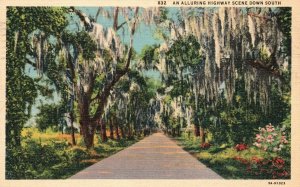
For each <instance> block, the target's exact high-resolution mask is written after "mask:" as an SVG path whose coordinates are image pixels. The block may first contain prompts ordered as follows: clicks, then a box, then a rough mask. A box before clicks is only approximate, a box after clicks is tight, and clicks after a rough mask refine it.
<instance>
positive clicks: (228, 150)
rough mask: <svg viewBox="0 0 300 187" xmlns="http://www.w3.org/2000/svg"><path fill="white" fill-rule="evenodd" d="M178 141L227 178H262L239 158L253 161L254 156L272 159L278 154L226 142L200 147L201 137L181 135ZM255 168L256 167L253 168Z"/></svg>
mask: <svg viewBox="0 0 300 187" xmlns="http://www.w3.org/2000/svg"><path fill="white" fill-rule="evenodd" d="M175 140H177V142H178V143H179V144H180V145H181V146H182V147H183V148H184V149H185V150H186V151H188V152H189V153H190V154H192V155H193V156H194V157H195V158H197V159H198V160H199V161H200V162H202V163H203V164H205V165H206V166H207V167H209V168H211V169H212V170H213V171H215V172H216V173H218V174H219V175H220V176H222V177H223V178H225V179H262V178H264V176H259V175H254V174H253V173H255V172H253V173H250V172H249V170H247V169H248V168H247V167H246V165H245V164H244V163H242V162H241V161H239V160H237V158H242V159H244V160H246V161H248V162H251V159H252V158H253V157H256V158H258V159H270V158H271V157H275V156H276V155H272V154H270V153H267V152H265V151H263V150H259V149H256V148H255V147H253V146H252V147H249V148H248V149H246V150H243V151H237V150H235V149H234V148H233V147H231V146H228V145H226V144H224V145H221V146H213V145H212V146H211V147H210V148H208V149H201V148H200V143H199V142H200V140H199V138H191V139H188V138H187V137H179V138H175ZM251 169H252V170H255V168H254V169H253V168H251Z"/></svg>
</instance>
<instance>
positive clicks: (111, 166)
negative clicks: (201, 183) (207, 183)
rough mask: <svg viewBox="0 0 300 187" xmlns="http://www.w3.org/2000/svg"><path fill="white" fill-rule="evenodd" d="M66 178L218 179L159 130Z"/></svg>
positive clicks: (218, 177)
mask: <svg viewBox="0 0 300 187" xmlns="http://www.w3.org/2000/svg"><path fill="white" fill-rule="evenodd" d="M70 179H222V177H220V176H219V175H218V174H216V173H215V172H214V171H212V170H211V169H209V168H207V167H206V166H205V165H204V164H202V163H201V162H199V161H198V160H197V159H196V158H194V157H193V156H192V155H190V154H189V153H188V152H186V151H184V150H183V149H182V148H181V147H180V146H178V145H177V144H176V142H174V141H173V140H171V139H170V138H168V137H167V136H165V135H164V134H162V133H155V134H152V135H150V136H148V137H146V138H144V139H143V140H141V141H139V142H137V143H136V144H134V145H132V146H130V147H128V148H126V149H124V150H122V151H120V152H118V153H116V154H114V155H112V156H110V157H108V158H106V159H103V160H101V161H100V162H98V163H96V164H94V165H92V166H90V167H88V168H86V169H84V170H82V171H80V172H79V173H77V174H75V175H74V176H72V177H71V178H70Z"/></svg>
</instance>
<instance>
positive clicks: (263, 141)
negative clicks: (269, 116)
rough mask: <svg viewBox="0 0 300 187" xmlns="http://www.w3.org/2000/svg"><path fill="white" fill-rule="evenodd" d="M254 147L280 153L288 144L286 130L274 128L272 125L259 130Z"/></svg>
mask: <svg viewBox="0 0 300 187" xmlns="http://www.w3.org/2000/svg"><path fill="white" fill-rule="evenodd" d="M255 139H256V141H255V142H254V144H253V145H255V146H256V147H258V148H259V149H263V150H264V151H269V152H280V151H282V149H283V148H285V147H286V144H288V143H289V142H288V140H287V139H286V136H285V132H284V128H279V127H274V126H273V125H272V124H271V123H270V124H268V125H266V127H265V128H259V134H256V138H255Z"/></svg>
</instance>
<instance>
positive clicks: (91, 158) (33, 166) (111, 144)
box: [6, 127, 141, 179]
mask: <svg viewBox="0 0 300 187" xmlns="http://www.w3.org/2000/svg"><path fill="white" fill-rule="evenodd" d="M140 139H141V138H135V139H133V140H125V139H120V140H119V141H117V140H111V139H108V141H107V142H101V138H100V137H99V135H98V134H96V135H95V143H94V148H93V149H90V150H87V149H86V148H85V146H84V143H83V140H82V138H81V136H80V134H76V142H77V145H75V146H72V145H71V135H70V134H62V133H61V132H53V131H51V130H47V131H46V132H39V131H38V129H36V128H33V127H31V128H25V129H24V130H23V132H22V146H21V149H14V148H7V153H8V154H7V155H10V156H9V157H8V156H7V158H6V178H7V179H66V178H69V177H70V176H72V175H74V174H76V173H77V172H79V171H81V170H83V169H84V168H86V167H88V166H90V165H92V164H94V163H96V162H99V161H100V160H102V159H104V158H106V157H109V156H111V155H113V154H115V153H117V152H118V151H121V150H123V149H124V148H126V147H128V146H130V145H132V144H134V143H135V142H137V141H139V140H140Z"/></svg>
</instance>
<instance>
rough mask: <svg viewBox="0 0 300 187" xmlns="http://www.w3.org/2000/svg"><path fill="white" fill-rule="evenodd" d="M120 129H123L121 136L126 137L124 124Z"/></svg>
mask: <svg viewBox="0 0 300 187" xmlns="http://www.w3.org/2000/svg"><path fill="white" fill-rule="evenodd" d="M120 129H121V136H122V138H123V139H125V138H126V135H125V130H124V127H123V126H122V127H121V128H120Z"/></svg>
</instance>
